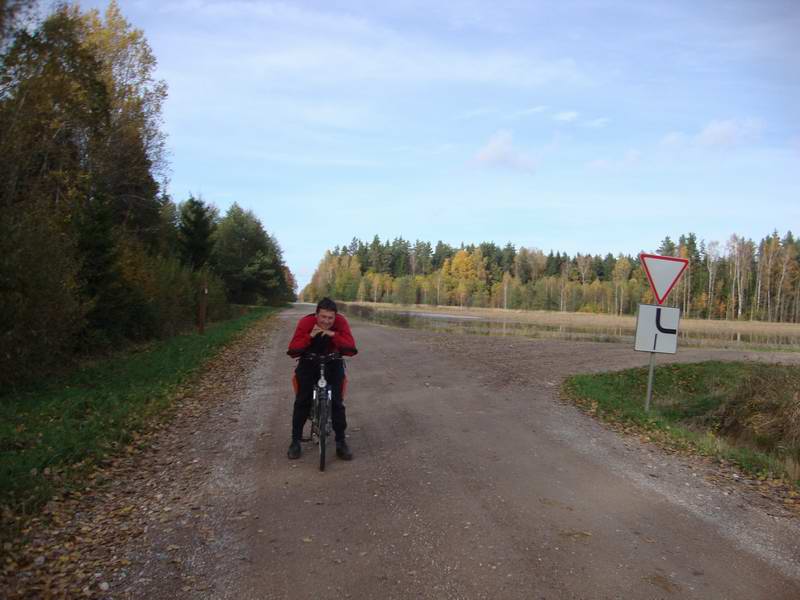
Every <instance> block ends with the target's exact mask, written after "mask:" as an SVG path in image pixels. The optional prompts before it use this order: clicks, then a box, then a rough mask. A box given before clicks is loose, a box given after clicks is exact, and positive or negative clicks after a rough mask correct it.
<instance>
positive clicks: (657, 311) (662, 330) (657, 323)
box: [656, 307, 678, 335]
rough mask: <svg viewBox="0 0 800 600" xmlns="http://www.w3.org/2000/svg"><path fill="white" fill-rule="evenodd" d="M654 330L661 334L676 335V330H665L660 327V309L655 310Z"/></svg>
mask: <svg viewBox="0 0 800 600" xmlns="http://www.w3.org/2000/svg"><path fill="white" fill-rule="evenodd" d="M656 328H657V329H658V330H659V331H660V332H661V333H671V334H672V335H675V334H676V333H678V330H677V329H665V328H664V327H662V326H661V308H660V307H659V308H657V309H656Z"/></svg>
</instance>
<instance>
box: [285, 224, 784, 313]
mask: <svg viewBox="0 0 800 600" xmlns="http://www.w3.org/2000/svg"><path fill="white" fill-rule="evenodd" d="M654 253H655V254H658V255H662V256H673V257H681V258H686V259H688V260H689V266H688V268H687V270H686V271H685V272H684V274H683V276H682V277H681V279H680V280H679V282H678V283H677V285H676V286H675V288H673V290H672V291H671V292H670V294H669V296H668V298H667V301H666V302H665V304H666V305H668V306H676V307H679V308H681V312H682V315H683V316H684V317H688V318H704V319H729V320H741V319H747V320H762V321H776V322H791V323H797V322H798V321H800V258H799V257H800V240H798V239H795V237H794V236H793V234H792V233H791V231H789V232H787V233H786V234H785V235H784V236H783V237H781V236H780V235H779V234H778V232H777V231H774V232H773V233H772V234H770V235H768V236H766V237H764V238H762V239H761V240H760V241H759V242H754V241H753V240H750V239H745V238H744V237H742V236H739V235H736V234H734V235H732V236H731V237H730V238H729V239H728V240H727V242H725V244H721V243H720V242H718V241H710V242H708V243H706V242H705V241H704V240H698V238H697V236H696V234H694V233H688V234H684V235H681V236H680V237H679V238H678V240H677V242H675V241H673V240H672V239H671V238H670V237H669V236H667V237H666V238H664V240H663V241H662V242H661V243H660V245H659V246H658V248H656V249H655V251H654ZM301 296H302V298H303V299H305V300H309V301H316V300H318V299H319V298H321V297H323V296H331V297H333V298H336V299H339V300H343V301H348V300H349V301H361V302H390V303H395V304H428V305H443V306H461V307H466V306H475V307H494V308H508V309H523V310H557V311H570V312H588V313H604V314H613V315H625V314H634V313H635V311H636V308H637V305H638V304H639V303H655V297H654V295H653V293H652V291H651V289H650V285H649V283H648V281H647V277H646V274H645V272H644V269H643V267H642V265H641V261H640V258H639V256H638V255H637V256H630V255H623V254H618V255H616V256H615V255H613V254H612V253H607V254H606V255H605V256H602V255H591V254H581V253H578V254H576V255H575V256H570V255H569V254H568V253H566V252H563V253H562V252H555V253H553V251H550V252H549V253H548V254H545V253H544V252H543V251H542V250H540V249H538V248H525V247H521V248H517V247H516V246H515V245H514V244H512V243H510V242H509V243H507V244H506V245H505V246H502V247H501V246H498V245H497V244H495V243H494V242H483V243H480V244H477V245H476V244H468V245H464V244H463V243H462V244H461V246H460V247H458V248H456V247H454V246H451V245H449V244H446V243H444V242H442V241H439V242H438V243H437V244H436V245H435V246H434V245H432V244H431V243H430V242H427V241H419V240H417V241H416V242H414V243H413V244H412V243H411V242H409V241H408V240H405V239H403V238H402V237H399V238H396V239H394V240H393V241H391V242H390V241H389V240H385V241H383V242H382V241H381V240H380V238H379V237H378V236H377V235H376V236H375V237H374V238H373V240H372V241H371V242H369V243H365V242H362V241H361V240H360V239H357V238H353V240H352V241H351V242H350V243H349V244H345V245H342V246H337V247H335V248H333V249H332V250H328V251H326V252H325V255H324V257H323V258H322V260H321V261H320V263H319V266H318V267H317V269H316V271H315V272H314V275H313V276H312V278H311V282H310V283H309V284H308V285H307V286H306V287H305V288H304V289H303V291H302V294H301Z"/></svg>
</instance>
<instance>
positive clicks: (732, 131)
mask: <svg viewBox="0 0 800 600" xmlns="http://www.w3.org/2000/svg"><path fill="white" fill-rule="evenodd" d="M762 128H763V124H762V122H761V121H760V120H759V119H739V120H737V119H728V120H721V119H715V120H713V121H709V123H708V124H706V126H705V127H703V128H702V129H701V130H700V131H699V132H697V133H696V134H691V135H690V134H687V133H684V132H683V131H672V132H670V133H668V134H667V135H665V136H664V137H663V138H662V139H661V145H662V146H666V147H668V148H686V147H697V148H731V147H734V146H738V145H740V144H743V143H745V142H748V141H750V140H752V139H754V138H756V137H758V135H759V134H760V133H761V130H762Z"/></svg>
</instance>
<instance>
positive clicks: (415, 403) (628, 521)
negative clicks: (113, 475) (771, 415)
mask: <svg viewBox="0 0 800 600" xmlns="http://www.w3.org/2000/svg"><path fill="white" fill-rule="evenodd" d="M303 312H304V311H303V310H300V309H293V310H290V311H287V312H285V313H283V314H282V315H281V316H279V317H278V318H279V319H280V321H281V322H280V325H279V326H278V327H277V329H276V330H275V331H274V332H273V334H272V335H271V337H270V339H269V340H268V341H265V342H264V343H263V344H262V346H261V347H260V348H259V349H258V352H259V353H260V356H259V359H258V360H257V361H256V363H255V364H256V366H255V368H250V369H248V370H244V371H242V373H241V378H242V380H241V385H240V386H238V388H239V389H238V390H237V391H234V392H233V393H232V396H231V397H230V398H229V399H227V400H226V401H225V402H224V403H221V404H220V408H219V410H218V411H217V412H215V413H214V415H213V418H210V419H208V421H207V422H206V423H201V424H200V425H199V426H198V429H197V431H195V432H194V435H192V436H191V441H189V442H187V446H186V448H185V452H184V455H183V456H182V460H183V462H185V463H189V464H192V463H194V462H197V461H199V463H200V464H203V465H204V467H205V468H204V469H203V470H201V471H200V473H201V476H196V475H195V476H193V477H195V479H194V480H185V481H182V480H181V479H182V477H183V475H182V473H183V471H182V470H181V469H179V468H176V469H175V471H174V473H173V474H172V475H171V479H173V485H174V489H181V490H185V494H184V496H185V497H184V498H183V501H184V508H183V509H177V508H176V509H174V510H176V511H179V510H183V511H184V512H183V513H181V514H180V515H178V517H177V518H176V519H174V520H169V519H162V520H161V521H162V522H164V523H167V524H165V525H158V521H156V520H155V518H154V521H153V524H152V526H150V527H148V528H147V532H146V533H145V534H144V536H142V537H141V538H140V539H139V542H138V545H137V546H136V547H135V548H132V549H129V550H128V552H129V554H128V555H129V556H130V557H131V559H132V560H133V566H132V568H131V573H130V575H129V576H127V577H126V579H125V580H124V581H122V582H117V583H115V584H114V585H113V587H112V589H111V590H110V592H111V594H112V595H113V597H131V598H148V599H149V598H176V597H185V598H232V599H233V598H235V599H246V598H253V599H256V598H259V599H260V598H318V599H319V598H492V599H498V598H525V599H529V598H548V599H550V598H626V599H629V598H648V599H649V598H702V599H709V598H731V599H734V598H742V599H747V600H755V599H759V598H763V599H770V600H779V599H787V600H788V599H797V598H800V562H799V560H798V556H800V545H799V544H800V543H799V542H798V540H800V535H799V534H800V526H798V522H797V520H796V519H792V518H790V517H789V516H788V515H786V514H783V513H780V512H774V511H765V510H764V509H763V508H759V507H755V506H753V505H751V504H750V503H749V502H748V501H747V497H746V495H747V493H749V492H747V491H744V490H743V491H737V490H736V489H735V488H721V487H719V486H716V485H713V484H711V483H709V482H707V481H706V480H705V478H704V473H703V467H702V465H698V464H696V463H693V462H692V461H689V460H687V459H685V458H681V457H677V456H673V455H668V454H666V453H664V452H661V451H659V450H657V449H655V448H654V447H652V446H650V445H647V444H641V443H639V442H638V441H636V440H631V439H622V438H620V437H619V436H618V435H617V434H615V433H614V432H612V431H609V430H607V429H605V428H604V427H603V426H602V425H600V424H598V423H596V422H594V421H593V420H592V419H591V418H589V417H587V416H585V415H583V414H582V413H580V412H579V411H577V410H576V409H574V408H573V407H571V406H567V405H564V404H562V403H560V402H559V401H558V399H557V390H558V384H559V382H560V381H561V379H562V378H563V377H564V376H565V375H566V374H568V373H572V372H586V371H594V370H607V369H617V368H623V367H629V366H634V365H644V364H646V361H647V359H648V357H647V356H646V355H642V354H638V353H635V352H633V351H632V350H630V348H628V347H623V346H620V345H615V344H590V343H574V342H556V341H540V340H523V339H519V338H482V337H473V336H454V337H444V336H438V335H436V334H431V333H426V332H420V331H411V330H399V329H394V328H387V327H381V326H375V325H367V324H361V323H354V327H353V331H354V335H355V336H356V340H357V341H358V344H359V347H360V349H361V354H359V356H357V357H355V358H354V359H352V360H350V361H349V371H348V372H349V378H350V391H349V394H348V397H347V402H346V404H347V408H348V421H349V425H350V429H349V430H348V436H349V442H350V445H351V448H352V449H353V452H354V454H355V460H353V462H351V463H346V462H343V461H339V460H337V459H335V458H334V459H333V460H332V461H331V463H330V466H329V469H328V470H327V471H326V472H325V473H320V472H319V471H318V470H317V455H316V452H315V451H314V448H312V447H310V446H309V445H304V455H303V457H302V458H301V459H300V460H298V461H288V460H287V459H286V448H287V446H288V442H289V421H290V414H291V412H290V411H291V401H290V397H291V387H290V383H289V374H290V369H291V366H292V361H291V360H290V359H289V358H288V357H286V356H285V354H284V351H285V348H286V346H287V344H288V340H289V337H290V334H291V331H292V329H293V326H294V324H295V322H296V320H297V318H298V317H299V316H300V315H301V314H302V313H303ZM742 356H743V355H742V354H740V353H732V352H724V351H717V352H714V351H700V350H687V351H683V350H682V351H680V354H679V355H678V358H679V359H680V360H701V359H707V358H712V357H713V358H720V357H727V358H730V359H734V358H742ZM750 356H753V357H764V356H765V355H763V354H751V355H750ZM779 358H780V357H779ZM784 358H785V359H786V360H789V361H797V359H798V358H800V357H796V356H791V355H786V356H785V357H784ZM187 477H188V476H187ZM164 493H167V494H168V493H169V490H167V489H165V490H164ZM770 512H772V514H770Z"/></svg>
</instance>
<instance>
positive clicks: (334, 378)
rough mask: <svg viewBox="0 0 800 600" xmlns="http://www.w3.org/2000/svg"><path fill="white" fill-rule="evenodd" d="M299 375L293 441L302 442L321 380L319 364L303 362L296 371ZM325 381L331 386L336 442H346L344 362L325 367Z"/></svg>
mask: <svg viewBox="0 0 800 600" xmlns="http://www.w3.org/2000/svg"><path fill="white" fill-rule="evenodd" d="M294 372H295V375H297V383H298V392H297V396H295V399H294V411H293V413H292V441H300V436H301V434H302V432H303V425H305V422H306V420H307V419H308V413H309V412H310V411H311V401H312V400H313V396H314V386H315V385H316V384H317V380H318V379H319V364H318V363H316V362H314V361H311V360H303V359H301V360H300V362H299V363H298V364H297V368H296V369H295V370H294ZM325 379H326V380H327V381H328V385H330V386H331V400H332V401H331V420H332V421H333V431H334V433H335V434H336V441H337V442H343V441H344V431H345V429H347V419H346V417H345V411H344V399H343V398H342V384H343V383H344V361H342V360H335V361H333V362H330V363H328V364H327V365H325Z"/></svg>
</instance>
